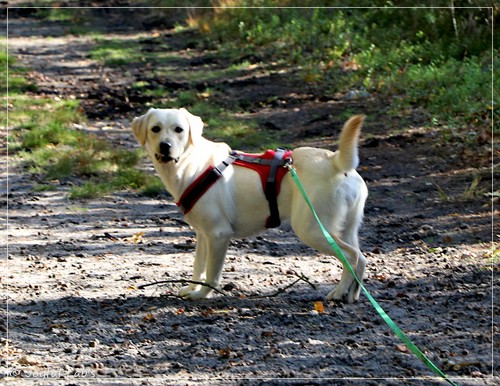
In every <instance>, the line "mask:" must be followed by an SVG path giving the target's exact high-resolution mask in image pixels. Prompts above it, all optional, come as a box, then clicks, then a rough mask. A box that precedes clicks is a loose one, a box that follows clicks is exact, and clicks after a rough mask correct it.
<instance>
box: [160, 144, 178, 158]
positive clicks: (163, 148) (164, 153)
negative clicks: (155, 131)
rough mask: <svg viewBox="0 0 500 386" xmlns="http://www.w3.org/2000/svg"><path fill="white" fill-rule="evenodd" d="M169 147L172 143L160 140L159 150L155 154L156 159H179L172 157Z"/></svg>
mask: <svg viewBox="0 0 500 386" xmlns="http://www.w3.org/2000/svg"><path fill="white" fill-rule="evenodd" d="M170 149H172V144H171V143H170V142H160V152H159V153H156V154H155V158H156V160H157V161H158V162H161V163H169V162H172V161H173V162H177V161H179V159H178V158H174V157H172V156H171V155H170Z"/></svg>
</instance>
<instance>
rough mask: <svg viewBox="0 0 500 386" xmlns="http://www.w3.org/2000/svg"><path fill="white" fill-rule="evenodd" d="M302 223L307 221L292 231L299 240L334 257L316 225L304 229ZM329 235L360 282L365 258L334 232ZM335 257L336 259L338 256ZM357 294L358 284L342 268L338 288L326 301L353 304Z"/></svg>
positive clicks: (347, 271)
mask: <svg viewBox="0 0 500 386" xmlns="http://www.w3.org/2000/svg"><path fill="white" fill-rule="evenodd" d="M304 223H307V221H305V222H302V224H301V225H300V226H298V227H294V230H295V232H296V233H297V235H298V236H299V237H300V239H301V240H302V241H303V242H305V243H306V244H307V245H309V246H310V247H312V248H314V249H316V250H318V251H320V252H322V253H325V254H328V255H335V253H334V252H333V250H332V246H331V245H330V243H329V242H328V241H327V240H326V238H325V237H324V236H323V234H322V233H321V230H320V229H319V227H318V226H317V224H315V225H310V226H306V227H304V226H303V224H304ZM293 225H294V224H293V220H292V226H293ZM330 234H331V236H332V237H333V239H334V240H335V242H336V243H337V245H338V246H339V248H340V249H341V251H342V253H343V255H344V257H345V258H346V259H347V261H348V262H349V264H350V265H351V266H352V267H353V269H354V271H355V272H356V276H357V277H358V278H360V280H362V278H363V274H364V271H365V265H366V261H365V257H364V256H363V255H362V253H361V252H360V251H359V249H358V248H356V247H354V246H352V245H350V244H348V243H347V242H345V241H343V240H341V239H340V238H339V237H338V236H336V235H335V233H334V232H330ZM336 257H337V258H338V256H336ZM359 292H360V288H359V284H358V283H357V282H356V280H355V278H354V277H353V276H352V274H351V273H350V272H349V270H348V269H347V268H346V267H345V266H344V269H343V272H342V277H341V279H340V282H339V284H338V286H337V287H336V288H335V289H334V290H333V291H331V292H330V293H329V294H328V295H327V296H326V300H333V299H335V300H342V301H345V302H347V303H354V302H355V301H356V300H357V299H358V298H359Z"/></svg>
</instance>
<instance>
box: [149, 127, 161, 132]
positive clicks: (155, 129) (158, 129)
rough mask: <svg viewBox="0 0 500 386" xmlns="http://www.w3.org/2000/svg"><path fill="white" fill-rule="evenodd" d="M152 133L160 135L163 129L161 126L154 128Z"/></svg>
mask: <svg viewBox="0 0 500 386" xmlns="http://www.w3.org/2000/svg"><path fill="white" fill-rule="evenodd" d="M151 131H152V132H153V133H159V132H160V131H161V127H160V126H153V128H152V129H151Z"/></svg>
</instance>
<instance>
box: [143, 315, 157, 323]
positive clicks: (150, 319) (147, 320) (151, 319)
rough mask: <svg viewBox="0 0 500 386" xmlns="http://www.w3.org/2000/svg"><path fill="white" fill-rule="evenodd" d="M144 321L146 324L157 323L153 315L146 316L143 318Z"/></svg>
mask: <svg viewBox="0 0 500 386" xmlns="http://www.w3.org/2000/svg"><path fill="white" fill-rule="evenodd" d="M142 320H144V321H145V322H148V323H153V322H156V318H155V316H154V315H153V314H152V313H148V314H146V315H145V316H144V318H142Z"/></svg>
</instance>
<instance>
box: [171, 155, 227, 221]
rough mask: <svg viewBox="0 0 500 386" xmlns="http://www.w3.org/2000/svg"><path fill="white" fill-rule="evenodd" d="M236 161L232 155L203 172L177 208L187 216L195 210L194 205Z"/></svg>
mask: <svg viewBox="0 0 500 386" xmlns="http://www.w3.org/2000/svg"><path fill="white" fill-rule="evenodd" d="M234 161H236V157H235V156H234V155H233V154H230V155H229V157H227V158H226V159H225V160H224V161H222V163H220V164H219V165H217V166H211V167H209V168H208V169H207V170H205V171H204V172H203V174H201V175H200V176H199V177H198V178H197V179H196V180H195V181H194V182H193V183H192V184H191V185H189V187H188V188H187V189H186V191H185V192H184V193H183V194H182V196H181V198H180V199H179V201H178V202H177V206H178V207H179V208H180V210H181V211H182V213H184V214H185V215H186V214H188V213H189V211H190V210H191V209H192V208H193V206H194V204H196V202H197V201H198V200H199V199H200V197H201V196H203V195H204V194H205V192H206V191H207V190H208V189H210V187H211V186H212V185H213V184H215V183H216V182H217V180H218V179H219V178H220V177H221V176H222V173H223V172H224V170H225V169H226V168H227V167H228V166H229V165H231V164H232V163H233V162H234Z"/></svg>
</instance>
